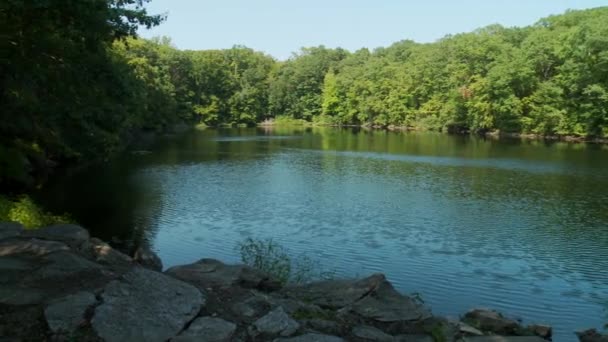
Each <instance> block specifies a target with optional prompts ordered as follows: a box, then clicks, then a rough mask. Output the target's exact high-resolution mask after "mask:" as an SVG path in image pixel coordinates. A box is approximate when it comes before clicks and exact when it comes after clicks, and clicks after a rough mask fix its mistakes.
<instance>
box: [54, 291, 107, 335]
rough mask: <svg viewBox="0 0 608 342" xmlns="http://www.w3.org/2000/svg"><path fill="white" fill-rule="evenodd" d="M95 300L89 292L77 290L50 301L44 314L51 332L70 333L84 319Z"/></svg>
mask: <svg viewBox="0 0 608 342" xmlns="http://www.w3.org/2000/svg"><path fill="white" fill-rule="evenodd" d="M95 302H96V299H95V296H94V295H93V294H92V293H90V292H85V291H82V292H78V293H75V294H72V295H68V296H65V297H63V298H60V299H58V300H55V301H53V302H51V303H50V304H49V305H48V306H47V307H46V309H45V310H44V316H45V317H46V321H47V323H48V325H49V328H50V329H51V331H52V332H53V333H60V332H64V333H71V332H73V331H75V330H76V329H77V328H78V326H79V325H81V324H82V322H83V321H84V319H85V318H84V316H85V313H86V311H87V309H88V308H89V307H91V306H92V305H94V304H95Z"/></svg>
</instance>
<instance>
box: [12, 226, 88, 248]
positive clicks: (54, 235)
mask: <svg viewBox="0 0 608 342" xmlns="http://www.w3.org/2000/svg"><path fill="white" fill-rule="evenodd" d="M23 235H24V236H28V237H33V238H37V239H42V240H52V241H60V242H64V243H66V244H67V245H69V246H70V247H73V248H75V247H78V246H80V245H81V244H82V243H83V242H85V241H87V240H89V237H90V236H89V232H88V231H87V230H86V229H84V228H82V227H81V226H77V225H75V224H56V225H52V226H48V227H44V228H39V229H32V230H26V231H25V232H24V233H23Z"/></svg>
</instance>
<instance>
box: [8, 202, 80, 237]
mask: <svg viewBox="0 0 608 342" xmlns="http://www.w3.org/2000/svg"><path fill="white" fill-rule="evenodd" d="M3 221H13V222H19V223H21V224H22V225H23V226H24V227H25V228H27V229H33V228H39V227H44V226H48V225H52V224H57V223H69V222H73V220H72V219H71V218H70V216H69V215H67V214H63V215H55V214H52V213H50V212H47V211H45V210H44V209H42V208H41V207H40V206H39V205H37V204H36V203H35V202H34V201H33V200H32V199H31V198H30V197H28V196H19V197H17V198H9V197H5V196H2V195H0V222H3Z"/></svg>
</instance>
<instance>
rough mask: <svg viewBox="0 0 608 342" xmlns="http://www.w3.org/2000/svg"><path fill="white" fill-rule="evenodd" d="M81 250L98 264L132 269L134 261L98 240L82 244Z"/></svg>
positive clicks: (92, 239)
mask: <svg viewBox="0 0 608 342" xmlns="http://www.w3.org/2000/svg"><path fill="white" fill-rule="evenodd" d="M80 250H81V251H82V252H83V253H84V254H85V255H87V256H88V257H89V258H91V259H93V260H95V261H96V262H98V263H100V264H102V265H107V266H111V267H114V268H130V267H131V266H132V264H133V259H131V257H130V256H128V255H126V254H123V253H121V252H119V251H117V250H115V249H114V248H112V247H111V246H110V245H109V244H107V243H106V242H104V241H101V240H100V239H98V238H91V239H90V240H89V241H87V242H85V243H83V244H82V246H81V247H80Z"/></svg>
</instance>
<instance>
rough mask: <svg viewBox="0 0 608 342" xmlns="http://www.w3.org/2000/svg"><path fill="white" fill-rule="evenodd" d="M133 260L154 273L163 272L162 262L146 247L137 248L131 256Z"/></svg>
mask: <svg viewBox="0 0 608 342" xmlns="http://www.w3.org/2000/svg"><path fill="white" fill-rule="evenodd" d="M133 260H134V261H135V262H137V263H138V264H140V265H142V266H143V267H146V268H149V269H151V270H155V271H159V272H160V271H162V270H163V262H162V260H161V259H160V258H159V257H158V255H156V253H154V252H153V251H151V250H150V249H148V248H146V247H139V248H138V249H137V250H136V251H135V254H134V255H133Z"/></svg>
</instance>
